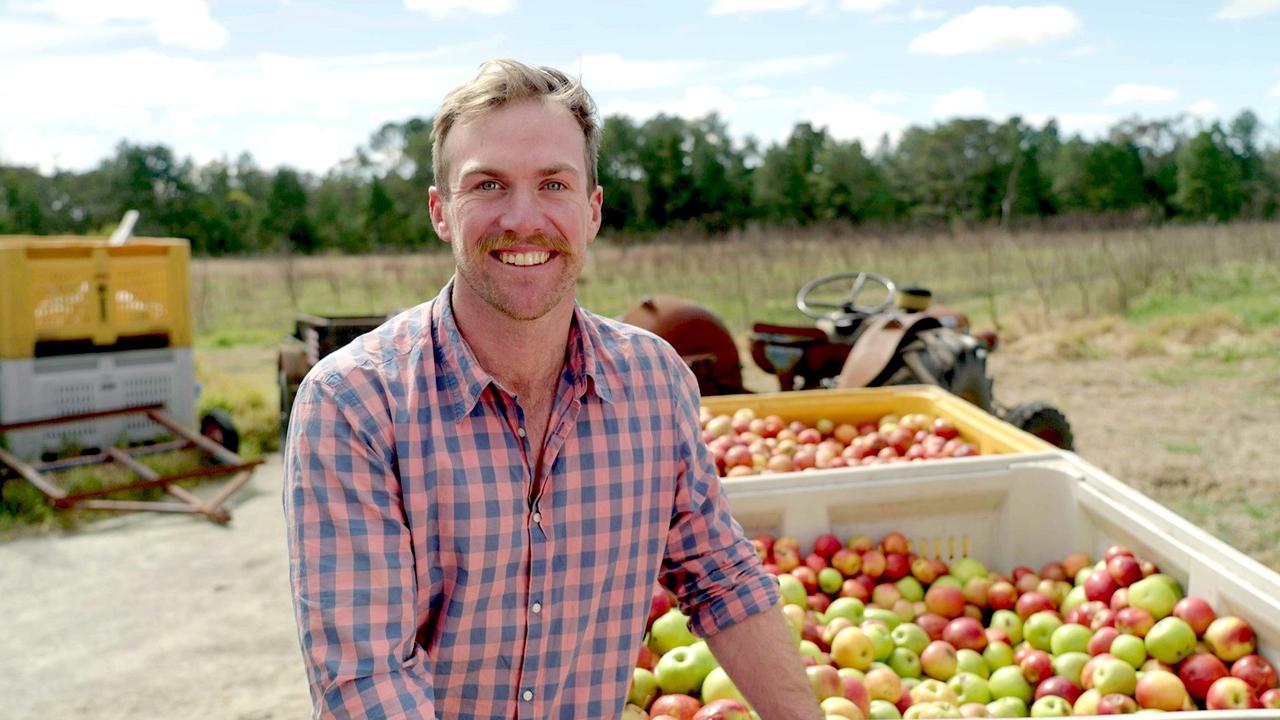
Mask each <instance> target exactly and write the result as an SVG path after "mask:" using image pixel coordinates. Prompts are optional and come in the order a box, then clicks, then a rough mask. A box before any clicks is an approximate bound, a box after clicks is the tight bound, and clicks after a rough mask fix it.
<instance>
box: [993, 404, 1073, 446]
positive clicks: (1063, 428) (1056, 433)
mask: <svg viewBox="0 0 1280 720" xmlns="http://www.w3.org/2000/svg"><path fill="white" fill-rule="evenodd" d="M1004 421H1005V422H1007V423H1009V424H1010V425H1013V426H1014V427H1016V428H1018V429H1019V430H1025V431H1026V432H1029V433H1031V434H1032V435H1035V436H1036V437H1038V438H1040V439H1041V440H1044V441H1045V442H1047V443H1049V444H1050V445H1054V446H1056V447H1060V448H1062V449H1063V450H1074V449H1075V438H1074V437H1072V435H1071V423H1069V422H1067V416H1066V415H1064V414H1063V413H1062V411H1061V410H1059V409H1058V408H1056V407H1054V406H1052V405H1050V404H1049V403H1044V402H1028V403H1022V404H1021V405H1015V406H1014V407H1012V408H1010V409H1009V411H1008V412H1007V413H1005V415H1004Z"/></svg>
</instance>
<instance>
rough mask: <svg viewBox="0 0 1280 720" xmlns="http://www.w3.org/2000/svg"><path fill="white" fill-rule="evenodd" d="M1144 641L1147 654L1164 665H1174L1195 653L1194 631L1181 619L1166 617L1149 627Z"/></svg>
mask: <svg viewBox="0 0 1280 720" xmlns="http://www.w3.org/2000/svg"><path fill="white" fill-rule="evenodd" d="M1144 641H1145V642H1146V646H1147V654H1149V655H1150V656H1151V657H1153V658H1155V659H1157V660H1159V661H1160V662H1162V663H1165V664H1166V665H1176V664H1178V663H1180V662H1182V660H1183V659H1184V658H1186V657H1187V656H1189V655H1191V654H1192V653H1193V652H1195V649H1196V631H1195V630H1193V629H1192V628H1191V625H1189V624H1188V623H1187V621H1186V620H1183V619H1182V618H1176V617H1167V618H1164V619H1163V620H1161V621H1159V622H1157V623H1156V624H1155V625H1153V626H1152V627H1151V630H1149V631H1148V632H1147V636H1146V638H1144Z"/></svg>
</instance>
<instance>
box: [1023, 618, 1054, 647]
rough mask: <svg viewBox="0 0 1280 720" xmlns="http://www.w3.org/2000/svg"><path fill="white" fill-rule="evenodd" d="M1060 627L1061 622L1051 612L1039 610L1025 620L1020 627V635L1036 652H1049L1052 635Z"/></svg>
mask: <svg viewBox="0 0 1280 720" xmlns="http://www.w3.org/2000/svg"><path fill="white" fill-rule="evenodd" d="M1060 627H1062V620H1060V619H1058V614H1057V613H1055V612H1053V611H1051V610H1041V611H1040V612H1038V613H1035V614H1034V615H1032V616H1031V617H1029V618H1027V619H1026V623H1025V624H1024V625H1023V626H1022V635H1023V637H1025V638H1026V639H1027V642H1028V643H1030V645H1031V647H1033V648H1035V649H1037V650H1050V649H1051V648H1052V645H1051V640H1052V638H1053V633H1054V632H1056V631H1057V629H1058V628H1060Z"/></svg>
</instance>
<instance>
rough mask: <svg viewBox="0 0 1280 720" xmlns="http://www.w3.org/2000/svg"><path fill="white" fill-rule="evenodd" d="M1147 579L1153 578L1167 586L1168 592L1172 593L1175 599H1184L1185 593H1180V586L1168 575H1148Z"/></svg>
mask: <svg viewBox="0 0 1280 720" xmlns="http://www.w3.org/2000/svg"><path fill="white" fill-rule="evenodd" d="M1148 577H1152V578H1155V579H1156V580H1159V581H1160V582H1162V583H1164V584H1165V585H1166V586H1168V588H1169V590H1170V591H1172V592H1173V594H1174V596H1175V597H1177V598H1178V599H1179V600H1181V599H1182V598H1184V597H1186V593H1184V592H1183V591H1182V586H1181V585H1179V584H1178V581H1177V580H1174V579H1173V578H1171V577H1169V576H1168V575H1165V574H1164V573H1154V574H1152V575H1149V576H1148ZM1144 579H1145V578H1144Z"/></svg>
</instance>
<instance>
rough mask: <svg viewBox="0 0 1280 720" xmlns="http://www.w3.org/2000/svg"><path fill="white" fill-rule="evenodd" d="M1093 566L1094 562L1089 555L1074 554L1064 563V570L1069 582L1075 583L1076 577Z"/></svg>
mask: <svg viewBox="0 0 1280 720" xmlns="http://www.w3.org/2000/svg"><path fill="white" fill-rule="evenodd" d="M1092 564H1093V562H1092V561H1091V560H1089V556H1088V555H1085V554H1084V553H1072V554H1071V555H1068V556H1067V557H1066V559H1065V560H1063V561H1062V569H1063V571H1064V572H1066V574H1067V580H1069V581H1074V580H1075V578H1076V575H1079V574H1080V571H1081V570H1083V569H1085V568H1086V567H1088V566H1089V565H1092Z"/></svg>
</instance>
